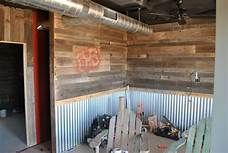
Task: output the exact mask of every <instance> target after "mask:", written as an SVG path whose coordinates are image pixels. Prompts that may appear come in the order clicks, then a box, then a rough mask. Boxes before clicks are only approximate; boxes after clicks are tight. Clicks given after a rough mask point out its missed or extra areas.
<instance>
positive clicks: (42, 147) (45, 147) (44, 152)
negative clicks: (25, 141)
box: [18, 142, 51, 153]
mask: <svg viewBox="0 0 228 153" xmlns="http://www.w3.org/2000/svg"><path fill="white" fill-rule="evenodd" d="M18 153H51V142H45V143H42V144H39V145H36V146H33V147H30V148H26V149H24V150H21V151H19V152H18Z"/></svg>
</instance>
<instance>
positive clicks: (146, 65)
mask: <svg viewBox="0 0 228 153" xmlns="http://www.w3.org/2000/svg"><path fill="white" fill-rule="evenodd" d="M154 30H155V32H154V33H153V34H152V35H149V36H141V35H138V34H129V35H128V56H127V63H128V68H127V80H128V83H129V84H130V85H131V86H133V87H143V88H152V89H163V90H177V91H187V92H188V91H192V92H199V93H213V80H214V63H215V21H214V20H189V21H188V24H187V25H183V26H179V25H177V24H176V23H170V24H164V25H157V26H154ZM192 72H199V76H200V77H201V82H200V83H193V82H192V78H191V73H192Z"/></svg>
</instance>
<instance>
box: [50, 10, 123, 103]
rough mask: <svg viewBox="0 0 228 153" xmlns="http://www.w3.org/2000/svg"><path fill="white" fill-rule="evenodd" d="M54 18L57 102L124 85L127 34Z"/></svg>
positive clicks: (100, 26)
mask: <svg viewBox="0 0 228 153" xmlns="http://www.w3.org/2000/svg"><path fill="white" fill-rule="evenodd" d="M53 18H54V23H53V24H54V25H53V26H54V31H53V33H54V42H53V43H54V45H53V46H54V48H53V50H54V79H55V80H54V84H55V100H56V101H61V100H64V99H69V98H74V97H77V96H81V95H88V94H91V93H96V92H101V91H106V90H111V89H115V88H120V87H123V86H124V84H125V82H126V66H127V45H126V41H127V33H126V32H124V31H120V30H116V29H112V28H110V27H107V26H103V25H99V24H94V23H92V24H91V23H90V24H88V23H87V21H85V22H84V21H83V20H81V19H78V21H77V19H75V21H73V22H72V20H71V19H70V18H67V17H63V16H61V15H58V14H55V15H54V17H53ZM80 62H81V63H80ZM80 64H81V65H80ZM94 64H95V65H94Z"/></svg>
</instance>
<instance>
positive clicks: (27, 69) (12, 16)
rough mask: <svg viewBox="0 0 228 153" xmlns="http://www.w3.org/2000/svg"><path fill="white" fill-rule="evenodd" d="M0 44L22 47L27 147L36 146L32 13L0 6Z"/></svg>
mask: <svg viewBox="0 0 228 153" xmlns="http://www.w3.org/2000/svg"><path fill="white" fill-rule="evenodd" d="M0 42H3V43H16V44H22V45H23V56H24V82H25V83H24V84H25V105H26V106H25V109H26V132H27V145H28V146H32V145H35V144H36V129H35V104H34V77H33V51H32V11H31V10H27V9H18V8H13V7H7V6H3V5H0Z"/></svg>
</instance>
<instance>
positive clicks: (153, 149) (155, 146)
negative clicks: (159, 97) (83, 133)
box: [66, 133, 184, 153]
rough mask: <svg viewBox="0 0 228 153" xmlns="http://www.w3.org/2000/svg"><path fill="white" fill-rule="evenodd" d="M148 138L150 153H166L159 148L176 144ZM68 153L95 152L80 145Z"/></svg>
mask: <svg viewBox="0 0 228 153" xmlns="http://www.w3.org/2000/svg"><path fill="white" fill-rule="evenodd" d="M148 137H149V142H148V143H149V148H150V153H165V152H166V151H167V149H165V148H160V147H159V146H160V145H163V146H166V147H168V146H169V145H170V144H171V143H172V142H174V141H173V140H170V139H167V138H162V137H158V136H156V135H154V134H151V133H148ZM183 149H184V148H182V149H181V151H180V152H179V153H183V152H184V150H183ZM66 153H94V151H93V150H92V149H91V148H89V147H88V145H86V144H83V145H79V146H78V147H77V148H75V149H73V150H71V151H68V152H66ZM100 153H106V149H105V148H101V150H100Z"/></svg>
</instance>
